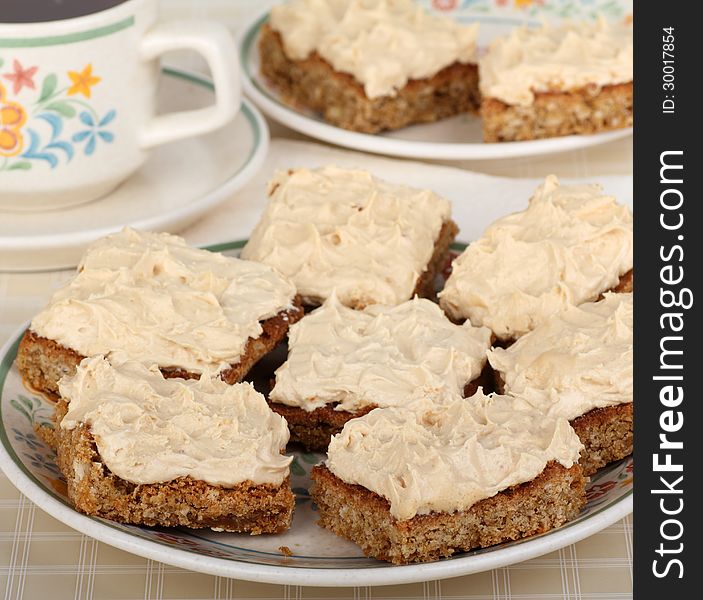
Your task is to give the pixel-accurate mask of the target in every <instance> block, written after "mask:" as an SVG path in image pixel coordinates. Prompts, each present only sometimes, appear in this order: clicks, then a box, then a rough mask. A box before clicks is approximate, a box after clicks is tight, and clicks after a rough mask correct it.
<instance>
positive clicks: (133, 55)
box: [0, 0, 241, 211]
mask: <svg viewBox="0 0 703 600" xmlns="http://www.w3.org/2000/svg"><path fill="white" fill-rule="evenodd" d="M157 5H158V0H127V1H126V2H124V3H122V4H119V5H117V6H115V7H113V8H109V9H107V10H103V11H101V12H96V13H92V14H89V15H86V16H82V17H77V18H72V19H64V20H60V21H50V22H36V23H19V24H18V23H2V22H1V21H2V14H1V12H0V210H15V211H29V210H47V209H52V208H60V207H66V206H70V205H74V204H80V203H83V202H88V201H90V200H94V199H96V198H99V197H100V196H103V195H105V194H107V193H108V192H110V190H112V189H113V188H114V187H116V186H117V185H118V184H119V183H120V182H122V181H123V180H125V179H126V178H127V177H129V176H130V175H131V174H132V173H133V172H134V171H135V170H137V169H138V168H139V167H140V166H141V165H142V164H144V162H145V161H146V159H147V156H148V153H149V150H150V149H151V148H153V147H154V146H158V145H159V144H165V143H169V142H174V141H176V140H179V139H182V138H186V137H190V136H194V135H199V134H202V133H207V132H209V131H212V130H214V129H217V128H219V127H221V126H223V125H224V124H226V123H227V122H229V121H230V120H231V119H232V118H233V117H234V116H235V115H236V113H237V111H238V110H239V105H240V94H241V92H240V84H239V72H238V64H239V62H238V59H237V51H236V47H235V44H234V41H233V40H232V38H231V36H230V34H229V33H228V31H227V30H226V29H225V28H224V27H223V26H221V25H219V24H216V23H209V22H194V21H183V22H167V23H158V24H157V23H156V19H157ZM182 49H190V50H194V51H196V52H197V53H199V54H201V55H202V56H203V58H204V59H205V60H206V61H207V63H208V65H209V67H210V71H211V73H212V79H213V82H214V85H215V95H216V100H215V104H214V105H213V106H210V107H207V108H202V109H197V110H191V111H185V112H178V113H172V114H166V115H156V114H155V112H156V106H155V102H156V88H157V83H158V79H159V72H160V69H159V62H158V57H159V56H160V55H161V54H163V53H164V52H168V51H171V50H182Z"/></svg>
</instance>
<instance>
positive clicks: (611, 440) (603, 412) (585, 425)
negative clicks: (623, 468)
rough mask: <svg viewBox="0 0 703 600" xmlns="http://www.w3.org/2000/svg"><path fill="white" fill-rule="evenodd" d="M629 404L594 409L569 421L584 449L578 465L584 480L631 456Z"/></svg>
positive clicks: (630, 414)
mask: <svg viewBox="0 0 703 600" xmlns="http://www.w3.org/2000/svg"><path fill="white" fill-rule="evenodd" d="M632 420H633V410H632V402H628V403H627V404H618V405H617V406H606V407H605V408H594V409H593V410H591V411H589V412H587V413H586V414H585V415H581V416H580V417H577V418H575V419H573V420H572V421H571V426H572V427H573V428H574V430H575V431H576V434H577V435H578V436H579V439H580V440H581V443H582V444H583V445H584V446H585V448H584V449H583V450H582V451H581V458H580V459H579V464H580V465H581V468H582V469H583V473H584V475H586V476H590V475H593V474H594V473H595V472H596V471H598V469H600V468H602V467H604V466H605V465H607V464H609V463H612V462H615V461H617V460H622V459H623V458H625V457H626V456H629V455H630V454H632V435H633V434H632Z"/></svg>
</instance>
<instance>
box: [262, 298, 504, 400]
mask: <svg viewBox="0 0 703 600" xmlns="http://www.w3.org/2000/svg"><path fill="white" fill-rule="evenodd" d="M490 344H491V332H490V330H489V329H487V328H485V327H480V328H479V327H472V326H471V323H470V322H469V321H466V322H465V323H464V324H463V325H455V324H454V323H452V322H451V321H449V319H447V318H446V316H445V315H444V313H443V312H442V310H441V309H440V308H439V306H437V305H436V304H435V303H434V302H431V301H429V300H424V299H420V298H415V299H414V300H409V301H407V302H404V303H402V304H399V305H398V306H395V307H391V306H383V305H380V304H376V305H373V306H370V307H369V308H366V309H365V310H363V311H359V310H353V309H351V308H346V307H345V306H343V305H342V304H341V303H340V302H339V301H338V299H337V297H336V296H335V295H334V294H333V295H332V296H331V297H330V298H329V299H328V300H327V301H326V302H325V303H324V304H323V305H322V306H321V307H320V308H318V309H317V310H315V311H314V312H312V313H310V314H309V315H307V316H306V317H305V318H304V319H303V320H302V321H300V322H298V323H296V324H295V325H293V326H292V327H291V330H290V337H289V341H288V348H289V350H288V360H287V361H286V362H285V363H284V364H283V365H282V366H281V367H280V368H279V369H278V370H277V371H276V385H275V387H274V388H273V390H272V391H271V394H270V396H269V397H270V399H271V400H273V401H275V402H279V403H282V404H288V405H290V406H298V407H301V408H303V409H305V410H308V411H312V410H314V409H316V408H318V407H320V406H325V405H326V404H332V403H337V404H336V406H335V409H336V410H345V411H350V412H354V411H357V410H360V409H363V408H366V407H368V406H380V407H385V406H402V405H403V404H405V402H406V401H407V399H408V396H409V395H410V394H411V393H412V391H413V390H414V389H416V388H419V387H423V386H431V387H437V388H439V387H442V386H449V387H452V388H453V389H455V390H457V391H460V390H462V389H463V387H464V385H465V384H466V383H468V382H469V381H472V380H473V379H475V378H476V377H478V376H479V374H480V373H481V370H482V368H483V366H484V364H485V362H486V351H487V350H488V348H489V347H490Z"/></svg>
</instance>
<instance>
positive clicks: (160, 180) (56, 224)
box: [0, 68, 269, 271]
mask: <svg viewBox="0 0 703 600" xmlns="http://www.w3.org/2000/svg"><path fill="white" fill-rule="evenodd" d="M212 102H213V86H212V82H211V81H210V80H209V79H207V78H206V77H204V76H201V75H197V74H194V73H190V72H187V71H182V70H178V69H171V68H166V69H164V70H163V76H162V78H161V82H160V86H159V91H158V96H157V107H158V109H159V111H168V112H171V111H176V110H183V109H187V108H193V107H201V106H207V105H209V104H212ZM268 146H269V131H268V126H267V125H266V121H265V120H264V118H263V116H262V115H261V113H260V112H259V111H258V109H257V108H256V107H255V106H254V105H252V104H251V102H249V101H248V100H243V101H242V105H241V109H240V111H239V113H238V114H237V116H236V117H235V118H234V119H233V120H232V121H231V122H230V123H228V124H227V125H225V126H224V127H222V128H221V129H219V130H217V131H214V132H212V133H209V134H207V135H202V136H198V137H193V138H188V139H185V140H181V141H178V142H174V143H170V144H165V145H163V146H160V147H158V148H156V149H154V151H153V152H152V154H151V155H150V157H149V160H148V161H147V163H146V164H145V165H144V167H142V168H141V169H140V170H139V171H137V173H135V174H134V175H132V176H131V177H130V178H129V179H128V180H127V181H125V182H124V183H123V184H122V185H120V186H119V187H118V188H117V189H115V190H113V191H112V192H111V193H110V194H108V195H107V196H105V197H103V198H100V199H99V200H96V201H94V202H90V203H88V204H82V205H80V206H75V207H69V208H66V209H58V210H52V211H43V212H36V213H34V212H22V213H20V212H7V211H0V270H2V271H29V270H48V269H60V268H66V267H72V266H75V265H76V264H77V263H78V260H79V259H80V257H81V255H82V253H83V250H84V249H85V247H86V246H87V245H88V244H89V243H91V242H92V241H94V240H96V239H98V238H99V237H102V236H104V235H107V234H108V233H112V232H114V231H118V230H119V229H121V228H122V227H123V226H125V225H130V226H132V227H135V228H138V229H151V230H158V231H168V232H171V233H176V232H178V231H180V230H182V229H183V228H184V227H186V226H187V225H189V224H191V223H192V222H194V221H195V220H196V219H198V218H200V217H202V216H203V215H204V214H207V212H208V211H211V210H213V209H214V208H215V207H216V206H217V205H218V204H220V203H222V202H224V201H226V200H228V199H229V198H230V197H231V196H232V195H233V194H234V193H235V192H237V191H238V190H239V189H241V188H242V187H243V186H244V185H246V184H247V183H248V182H249V181H250V180H251V178H252V177H253V176H255V175H256V173H257V172H258V170H259V168H260V167H261V165H262V164H263V162H264V159H265V158H266V154H267V152H268Z"/></svg>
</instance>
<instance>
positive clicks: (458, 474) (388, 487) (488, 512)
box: [311, 391, 586, 564]
mask: <svg viewBox="0 0 703 600" xmlns="http://www.w3.org/2000/svg"><path fill="white" fill-rule="evenodd" d="M430 396H432V394H430ZM581 448H582V446H581V443H580V441H579V439H578V437H577V435H576V433H575V432H574V430H573V429H572V427H571V426H570V425H569V422H568V421H567V420H566V419H556V418H550V417H545V416H544V415H542V414H541V413H539V412H538V411H536V410H534V409H533V408H532V407H530V406H529V405H527V404H525V403H524V402H522V401H520V400H519V399H516V398H511V397H509V396H484V395H483V394H482V393H481V392H480V391H479V392H478V393H477V394H475V395H474V396H472V397H471V398H469V399H462V398H461V397H458V396H455V397H454V398H452V397H451V395H449V396H448V397H446V398H442V399H440V400H437V399H435V398H430V397H428V398H422V397H416V399H415V400H414V401H412V402H411V403H409V404H408V405H407V406H405V407H402V408H378V409H376V410H373V411H371V412H370V413H368V414H366V415H364V416H363V417H360V418H358V419H353V420H351V421H349V422H348V423H347V424H346V425H345V426H344V429H343V430H342V432H341V433H340V434H338V435H336V436H335V437H334V438H332V442H331V443H330V447H329V450H328V458H327V460H326V461H325V463H324V465H321V466H317V467H314V469H313V472H312V479H313V487H312V490H311V493H312V498H313V500H314V501H315V503H316V504H317V506H318V510H319V515H320V525H321V526H323V527H325V528H327V529H330V530H331V531H333V532H335V533H336V534H337V535H340V536H342V537H345V538H347V539H349V540H351V541H353V542H355V543H356V544H358V545H359V546H360V547H361V549H362V550H363V551H364V553H365V554H366V555H367V556H373V557H376V558H379V559H381V560H386V561H390V562H392V563H395V564H404V563H410V562H426V561H432V560H437V559H439V558H442V557H445V556H450V555H451V554H453V553H455V552H462V551H467V550H470V549H472V548H476V547H485V546H490V545H493V544H498V543H501V542H505V541H509V540H515V539H520V538H523V537H525V536H529V535H534V534H537V533H543V532H545V531H548V530H550V529H552V528H554V527H558V526H560V525H562V524H563V523H565V522H566V521H568V520H569V519H572V518H574V517H575V516H576V515H578V513H579V511H580V510H581V508H582V507H583V506H584V505H585V502H586V498H585V479H584V477H583V475H582V472H581V468H580V466H579V465H578V463H577V461H578V457H579V451H580V450H581Z"/></svg>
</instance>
